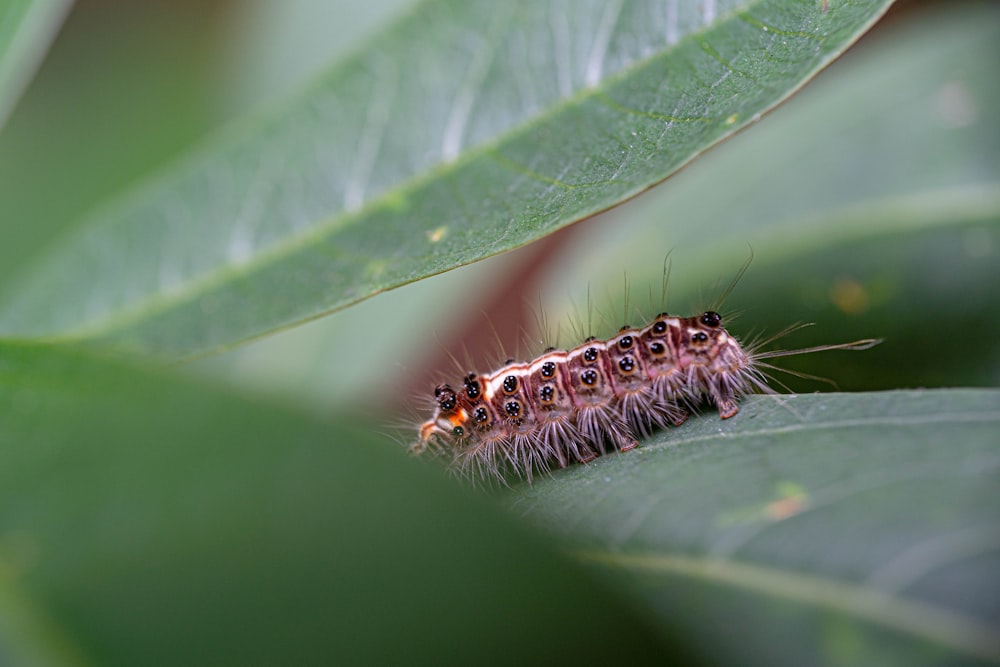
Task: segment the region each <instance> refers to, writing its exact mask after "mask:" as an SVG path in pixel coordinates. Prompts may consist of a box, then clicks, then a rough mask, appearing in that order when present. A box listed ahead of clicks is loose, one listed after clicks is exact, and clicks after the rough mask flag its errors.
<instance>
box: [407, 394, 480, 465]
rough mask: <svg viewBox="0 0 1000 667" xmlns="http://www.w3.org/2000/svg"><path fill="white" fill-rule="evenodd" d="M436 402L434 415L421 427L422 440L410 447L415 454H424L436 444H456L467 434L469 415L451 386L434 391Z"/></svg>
mask: <svg viewBox="0 0 1000 667" xmlns="http://www.w3.org/2000/svg"><path fill="white" fill-rule="evenodd" d="M434 400H435V402H436V403H437V406H436V407H435V408H434V415H433V416H432V417H431V418H430V419H428V420H427V421H425V422H424V423H423V424H421V425H420V438H419V439H418V440H417V442H416V443H415V444H414V445H413V446H412V447H410V451H411V452H412V453H413V454H422V453H423V452H424V451H426V450H427V448H428V446H431V445H432V444H434V443H443V444H446V445H451V444H454V443H455V442H456V441H459V440H461V439H463V438H464V437H465V435H466V433H467V430H466V426H465V423H466V421H467V420H468V418H469V413H468V412H467V411H466V409H465V407H464V405H463V401H462V400H461V398H460V396H459V395H458V394H456V393H455V390H454V389H452V388H451V385H447V384H441V385H438V386H437V387H436V388H435V389H434Z"/></svg>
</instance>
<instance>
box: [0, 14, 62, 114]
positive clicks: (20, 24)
mask: <svg viewBox="0 0 1000 667" xmlns="http://www.w3.org/2000/svg"><path fill="white" fill-rule="evenodd" d="M69 5H70V2H69V0H4V3H3V5H0V127H3V124H4V123H5V122H6V120H7V117H8V116H9V115H10V112H11V110H13V108H14V105H15V104H17V100H18V98H19V97H20V96H21V91H23V90H24V88H25V86H27V85H28V81H30V80H31V75H32V74H34V72H35V68H36V67H37V66H38V63H39V62H40V61H41V59H42V56H44V55H45V51H46V49H47V48H48V46H49V41H50V40H51V39H52V38H53V37H54V36H55V33H56V31H57V30H58V29H59V25H60V24H61V23H62V19H63V16H64V15H65V14H66V10H67V9H69Z"/></svg>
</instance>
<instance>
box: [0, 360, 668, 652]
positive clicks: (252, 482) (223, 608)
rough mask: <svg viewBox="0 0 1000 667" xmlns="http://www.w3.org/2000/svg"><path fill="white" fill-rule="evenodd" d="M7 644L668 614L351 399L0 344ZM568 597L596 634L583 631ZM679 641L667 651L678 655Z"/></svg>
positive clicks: (549, 637) (449, 639) (618, 648)
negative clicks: (449, 476)
mask: <svg viewBox="0 0 1000 667" xmlns="http://www.w3.org/2000/svg"><path fill="white" fill-rule="evenodd" d="M0 405H3V406H4V413H3V418H2V419H0V658H2V661H3V663H4V664H71V665H80V664H94V665H158V664H162V665H182V664H184V665H190V664H236V665H246V664H251V663H257V664H290V663H294V664H320V663H325V664H402V663H414V664H467V663H468V662H469V660H470V656H475V658H474V660H473V662H476V663H477V664H478V663H480V662H482V661H485V662H487V663H490V664H507V663H508V662H509V655H510V651H511V650H512V647H511V642H512V641H513V642H516V650H517V651H518V652H521V653H522V654H523V655H525V656H531V659H532V660H537V661H538V662H540V663H548V664H551V663H554V662H559V661H561V660H563V659H569V660H571V661H573V662H576V661H583V662H585V663H592V664H599V663H600V662H601V661H603V664H608V663H609V662H612V661H614V660H615V659H616V658H617V657H619V656H626V657H632V658H634V659H636V660H640V661H643V660H649V659H650V657H651V656H652V655H657V654H659V653H660V652H661V651H666V652H667V653H668V654H669V653H672V652H675V651H676V650H678V649H671V644H672V641H671V640H670V639H669V636H668V634H665V633H663V632H661V631H659V630H657V629H656V627H655V625H654V624H648V623H645V622H644V621H643V620H641V619H639V618H638V617H637V616H636V615H634V614H633V613H632V612H631V611H630V610H629V609H628V607H627V606H626V605H625V604H623V603H622V600H621V596H620V595H617V594H615V593H614V592H613V591H611V590H610V589H609V587H607V586H603V585H598V584H597V583H595V582H594V581H592V580H590V578H589V577H588V576H587V574H586V573H585V571H584V570H583V569H582V568H580V567H578V565H577V564H574V563H571V562H567V561H566V560H565V559H563V558H561V557H559V556H558V554H555V553H553V552H552V550H551V549H550V548H548V547H547V546H546V545H545V544H544V541H543V540H540V539H539V538H538V536H537V535H535V534H532V533H530V532H529V531H527V530H525V529H524V528H523V527H522V526H517V525H515V522H512V521H511V520H510V519H509V517H504V516H503V514H502V513H501V512H498V511H497V509H496V508H495V507H494V506H492V505H491V504H490V503H487V502H484V500H483V499H482V498H479V497H476V496H474V495H472V494H470V493H468V492H463V490H462V489H459V488H457V487H456V486H455V485H454V484H449V483H446V480H444V479H443V478H441V477H440V475H436V474H431V473H432V472H436V471H430V470H428V469H422V468H421V467H420V466H417V465H415V462H414V461H412V460H408V459H407V458H406V457H405V456H404V455H403V452H402V448H392V447H390V446H387V444H386V443H385V442H384V441H383V440H381V439H378V438H375V437H373V436H372V435H371V434H370V432H369V433H366V432H365V430H364V429H363V428H361V427H359V426H358V425H357V424H356V423H354V422H353V421H351V420H340V421H333V420H329V421H319V420H315V419H309V418H306V417H304V416H302V415H299V414H296V413H294V412H290V411H283V410H278V409H275V408H270V407H267V406H263V405H260V404H255V403H251V402H249V401H246V400H243V399H239V398H236V397H233V396H229V395H226V394H224V393H221V392H218V391H214V390H211V389H207V388H204V387H199V386H197V385H195V384H193V383H191V382H184V381H179V380H176V379H173V378H171V377H169V376H166V375H163V374H162V373H149V372H144V371H140V370H135V369H130V368H126V367H124V366H122V365H120V364H119V363H118V362H115V361H109V360H104V359H100V358H96V357H92V356H89V355H87V354H84V353H81V352H79V351H77V350H73V349H59V348H47V347H45V346H40V345H35V344H18V343H6V344H2V345H0ZM581 613H583V614H584V615H585V616H588V617H592V618H597V619H600V622H601V626H602V628H603V630H604V632H602V633H601V636H599V637H589V638H588V640H587V641H586V642H581V641H580V640H579V635H580V632H581V627H582V626H581V624H583V626H585V625H586V622H584V621H582V620H581ZM682 654H683V651H681V655H682Z"/></svg>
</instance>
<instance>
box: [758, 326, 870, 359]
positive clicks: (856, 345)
mask: <svg viewBox="0 0 1000 667" xmlns="http://www.w3.org/2000/svg"><path fill="white" fill-rule="evenodd" d="M800 328H801V327H800ZM881 342H882V339H881V338H862V339H861V340H855V341H852V342H850V343H834V344H832V345H815V346H813V347H802V348H799V349H797V350H769V351H767V352H757V353H754V355H753V358H754V359H755V360H760V359H774V358H776V357H791V356H795V355H797V354H811V353H813V352H827V351H829V350H868V349H871V348H873V347H875V346H876V345H878V344H879V343H881Z"/></svg>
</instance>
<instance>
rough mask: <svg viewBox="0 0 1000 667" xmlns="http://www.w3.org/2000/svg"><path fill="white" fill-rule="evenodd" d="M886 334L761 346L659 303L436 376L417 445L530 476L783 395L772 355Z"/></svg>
mask: <svg viewBox="0 0 1000 667" xmlns="http://www.w3.org/2000/svg"><path fill="white" fill-rule="evenodd" d="M878 342H879V341H878V340H874V339H867V340H860V341H855V342H852V343H844V344H838V345H824V346H819V347H814V348H807V349H800V350H774V351H766V352H762V351H759V347H761V346H762V345H751V346H748V347H747V348H744V346H743V345H741V344H740V342H739V341H738V340H737V339H736V338H735V337H734V336H732V335H731V334H730V333H729V332H728V331H727V330H726V328H725V327H724V326H723V323H722V317H721V316H720V315H719V314H718V313H717V312H715V311H706V312H704V313H702V314H701V315H697V316H694V317H672V316H669V315H668V314H666V313H661V314H659V315H657V316H656V317H655V318H654V319H653V321H652V322H650V323H649V324H648V325H646V326H644V327H642V328H633V327H629V326H625V327H622V328H621V329H620V330H619V331H618V333H617V334H616V335H615V336H613V337H611V338H609V339H607V340H598V339H595V338H588V339H587V340H586V341H584V342H583V343H582V344H580V345H578V346H576V347H574V348H572V349H570V350H556V349H553V348H549V349H548V350H546V351H545V353H543V354H542V355H541V356H539V357H538V358H536V359H533V360H531V361H528V362H524V363H516V362H508V363H507V364H505V365H503V366H502V367H501V368H499V369H497V370H496V371H493V372H492V373H488V374H483V375H477V374H476V373H469V374H468V375H466V376H465V378H464V379H463V380H462V384H461V386H460V387H459V388H458V389H457V390H456V389H455V388H453V387H452V385H450V384H440V385H438V386H437V387H436V388H435V390H434V400H435V403H436V405H435V408H434V414H433V416H432V417H431V418H430V419H428V420H427V421H425V422H424V423H423V424H422V425H421V426H420V431H419V438H418V440H417V442H416V443H415V444H414V445H412V447H411V451H412V452H413V453H415V454H420V453H423V452H424V451H427V450H429V449H430V450H435V451H437V452H440V453H443V454H444V455H445V456H446V457H447V458H448V459H449V463H450V464H451V466H452V467H453V469H455V470H456V471H458V472H459V473H462V474H464V475H465V476H469V477H473V478H475V479H478V480H493V481H496V482H500V483H503V482H504V481H505V475H506V474H507V473H509V472H510V473H513V474H515V475H518V476H522V477H525V478H527V479H528V480H529V481H530V480H531V476H532V474H533V473H537V472H544V471H548V470H550V469H551V468H552V467H560V468H562V467H565V466H567V465H569V464H571V463H574V462H579V463H588V462H590V461H592V460H593V459H595V458H596V457H597V456H599V455H602V454H606V453H608V452H609V451H615V450H619V451H628V450H630V449H633V448H634V447H636V446H637V445H638V442H639V438H640V437H646V436H648V435H650V434H651V433H652V432H653V431H654V430H659V429H663V428H666V427H668V426H679V425H681V424H682V423H683V422H684V421H685V420H686V419H687V418H688V416H689V415H690V414H691V412H692V411H693V410H697V409H699V407H700V406H702V405H703V404H705V403H708V404H710V405H712V406H715V407H716V408H717V409H718V413H719V416H720V417H721V418H722V419H728V418H730V417H732V416H734V415H735V414H737V412H739V405H738V402H737V401H738V400H739V398H740V397H741V396H743V395H745V394H748V393H754V392H765V393H774V391H773V390H772V389H771V388H770V387H769V386H768V384H767V379H768V376H767V374H766V370H765V369H768V368H774V367H773V366H770V365H769V364H767V363H765V362H764V361H763V360H765V359H769V358H773V357H779V356H788V355H793V354H803V353H807V352H814V351H820V350H831V349H853V350H858V349H867V348H868V347H871V346H872V345H875V344H876V343H878Z"/></svg>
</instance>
